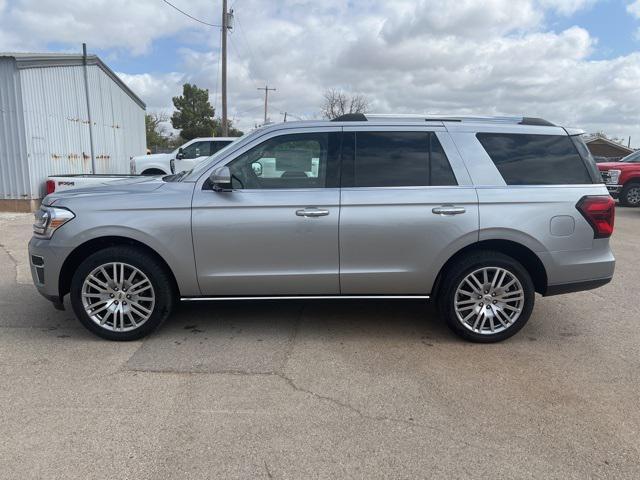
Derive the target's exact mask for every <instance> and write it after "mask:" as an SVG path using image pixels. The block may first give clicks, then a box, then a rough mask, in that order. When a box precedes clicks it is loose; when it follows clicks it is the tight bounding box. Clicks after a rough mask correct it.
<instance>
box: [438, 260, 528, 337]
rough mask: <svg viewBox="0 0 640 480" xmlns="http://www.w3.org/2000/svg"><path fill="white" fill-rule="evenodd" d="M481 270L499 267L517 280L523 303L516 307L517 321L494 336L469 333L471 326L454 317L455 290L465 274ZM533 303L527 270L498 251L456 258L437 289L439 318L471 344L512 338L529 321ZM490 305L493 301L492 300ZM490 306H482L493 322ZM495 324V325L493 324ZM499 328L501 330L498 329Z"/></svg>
mask: <svg viewBox="0 0 640 480" xmlns="http://www.w3.org/2000/svg"><path fill="white" fill-rule="evenodd" d="M482 268H490V269H493V268H500V269H504V270H506V271H507V272H508V273H509V274H510V275H512V276H513V277H515V278H517V280H518V281H519V282H520V285H521V286H522V290H523V293H524V294H523V295H522V296H523V304H522V305H521V306H520V308H521V311H520V315H519V316H518V317H517V319H515V321H513V323H509V324H508V327H507V328H505V329H504V330H502V331H500V332H496V333H490V332H487V333H478V332H476V331H473V330H472V328H473V326H465V324H463V322H462V320H461V319H459V318H458V315H457V314H456V309H455V302H456V291H457V289H458V287H459V286H461V284H462V283H463V282H464V279H465V278H467V276H468V275H470V274H471V273H473V272H476V271H477V270H479V269H482ZM496 272H497V271H496ZM466 287H467V285H465V288H466ZM480 293H481V294H483V295H484V294H485V292H480ZM491 293H492V292H489V293H488V294H487V297H489V296H490V295H491ZM489 300H491V298H489ZM478 301H482V300H478ZM534 302H535V288H534V285H533V281H532V280H531V276H530V275H529V273H528V272H527V270H526V269H525V268H524V267H523V266H522V265H521V264H520V263H519V262H518V261H517V260H515V259H513V258H512V257H509V256H508V255H504V254H502V253H500V252H496V251H492V250H483V251H476V252H471V253H469V254H467V255H464V256H462V257H460V258H459V259H458V260H456V262H455V263H454V264H452V265H451V266H450V267H449V268H448V269H447V271H446V272H445V274H444V277H443V280H442V285H441V288H440V290H439V296H438V309H439V311H440V315H441V316H442V317H443V318H444V320H445V321H446V322H447V325H448V326H449V328H450V329H451V330H453V332H455V333H456V334H457V335H459V336H460V337H462V338H464V339H465V340H469V341H471V342H477V343H493V342H499V341H502V340H505V339H506V338H509V337H511V336H512V335H515V334H516V333H517V332H518V331H519V330H520V329H521V328H522V327H524V325H525V324H526V323H527V321H528V320H529V317H530V316H531V312H532V311H533V305H534ZM465 303H468V302H465ZM492 303H496V302H495V301H492ZM483 306H484V304H483V303H480V304H479V306H476V307H475V308H477V309H478V310H475V311H477V312H478V313H479V312H480V309H482V308H483ZM490 307H491V306H490V305H489V301H487V306H484V308H487V310H489V311H490V312H491V316H492V321H494V320H495V319H497V317H495V316H493V310H492V309H491V308H490ZM468 308H471V307H468ZM469 313H471V310H469ZM465 314H466V311H465ZM487 318H488V317H487ZM473 319H474V318H472V319H471V320H473ZM471 320H470V321H471ZM496 324H498V323H497V322H496ZM498 326H499V324H498ZM499 328H502V327H500V326H499Z"/></svg>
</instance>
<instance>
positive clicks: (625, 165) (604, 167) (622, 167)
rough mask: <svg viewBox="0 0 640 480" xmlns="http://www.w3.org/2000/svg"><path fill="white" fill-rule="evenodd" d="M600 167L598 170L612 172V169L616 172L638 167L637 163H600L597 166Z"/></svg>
mask: <svg viewBox="0 0 640 480" xmlns="http://www.w3.org/2000/svg"><path fill="white" fill-rule="evenodd" d="M596 165H598V169H600V170H611V169H615V170H625V169H627V168H633V167H634V166H637V165H638V164H637V163H628V162H603V163H598V164H596Z"/></svg>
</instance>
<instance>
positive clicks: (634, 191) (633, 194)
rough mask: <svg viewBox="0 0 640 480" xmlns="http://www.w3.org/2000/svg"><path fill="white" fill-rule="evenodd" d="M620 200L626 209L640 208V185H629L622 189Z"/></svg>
mask: <svg viewBox="0 0 640 480" xmlns="http://www.w3.org/2000/svg"><path fill="white" fill-rule="evenodd" d="M619 198H620V203H622V205H624V206H626V207H638V206H640V183H629V184H627V185H625V186H624V187H622V191H621V192H620V196H619Z"/></svg>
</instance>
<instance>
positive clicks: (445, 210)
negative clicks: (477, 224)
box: [431, 205, 466, 215]
mask: <svg viewBox="0 0 640 480" xmlns="http://www.w3.org/2000/svg"><path fill="white" fill-rule="evenodd" d="M431 211H432V212H433V213H434V214H436V215H460V214H462V213H464V212H466V210H465V209H464V207H454V206H453V205H443V206H441V207H435V208H433V209H432V210H431Z"/></svg>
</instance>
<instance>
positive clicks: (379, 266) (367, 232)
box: [340, 187, 478, 295]
mask: <svg viewBox="0 0 640 480" xmlns="http://www.w3.org/2000/svg"><path fill="white" fill-rule="evenodd" d="M448 204H451V205H455V206H456V207H461V208H464V210H465V212H464V213H462V214H456V215H442V214H435V213H433V211H432V210H433V209H434V208H441V207H442V206H443V205H448ZM477 239H478V201H477V196H476V192H475V190H474V189H473V188H469V187H424V188H409V187H407V188H374V189H362V188H354V189H343V191H342V206H341V212H340V284H341V292H342V293H343V294H347V295H348V294H353V295H356V294H372V295H373V294H389V295H402V294H406V295H425V294H429V293H430V292H431V288H432V286H433V282H434V281H435V277H436V275H437V274H438V271H439V270H440V268H441V267H442V265H444V263H445V262H446V261H447V260H448V259H449V257H450V256H451V255H453V254H454V253H455V252H456V251H458V250H459V249H460V248H463V247H464V246H466V245H468V244H470V243H473V242H475V241H477Z"/></svg>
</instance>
